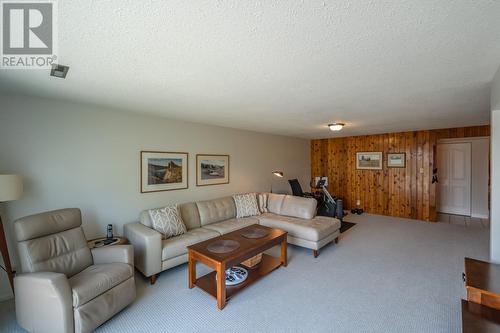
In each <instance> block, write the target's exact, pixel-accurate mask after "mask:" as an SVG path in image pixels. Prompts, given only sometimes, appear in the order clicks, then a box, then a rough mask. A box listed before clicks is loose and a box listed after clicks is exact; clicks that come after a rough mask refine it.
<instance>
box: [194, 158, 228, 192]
mask: <svg viewBox="0 0 500 333" xmlns="http://www.w3.org/2000/svg"><path fill="white" fill-rule="evenodd" d="M198 156H224V157H226V156H227V182H224V183H217V184H199V183H198V178H199V177H198V176H199V172H200V169H199V168H198V166H199V165H198ZM230 165H231V156H230V155H228V154H196V186H213V185H225V184H229V182H230V180H231V178H230V177H231V173H230V171H229V170H230V169H231V168H230Z"/></svg>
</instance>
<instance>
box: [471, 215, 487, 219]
mask: <svg viewBox="0 0 500 333" xmlns="http://www.w3.org/2000/svg"><path fill="white" fill-rule="evenodd" d="M470 217H473V218H476V219H489V218H490V217H489V216H488V215H481V214H471V216H470Z"/></svg>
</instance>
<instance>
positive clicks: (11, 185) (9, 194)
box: [0, 175, 23, 291]
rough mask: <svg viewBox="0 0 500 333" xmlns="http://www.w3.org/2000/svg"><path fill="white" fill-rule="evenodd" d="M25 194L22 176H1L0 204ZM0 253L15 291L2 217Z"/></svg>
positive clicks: (0, 222) (0, 224)
mask: <svg viewBox="0 0 500 333" xmlns="http://www.w3.org/2000/svg"><path fill="white" fill-rule="evenodd" d="M22 194H23V181H22V178H21V176H17V175H0V202H6V201H13V200H17V199H19V198H21V195H22ZM0 252H2V259H3V263H4V265H5V271H6V272H7V276H8V277H9V282H10V286H11V288H12V291H14V273H13V272H12V266H11V265H10V258H9V249H8V248H7V240H6V239H5V232H4V231H3V223H2V217H1V216H0Z"/></svg>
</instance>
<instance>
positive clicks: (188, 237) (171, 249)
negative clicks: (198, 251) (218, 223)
mask: <svg viewBox="0 0 500 333" xmlns="http://www.w3.org/2000/svg"><path fill="white" fill-rule="evenodd" d="M217 236H220V235H219V233H218V232H215V231H213V230H209V229H205V228H197V229H192V230H189V231H188V232H186V233H185V234H182V235H180V236H177V237H172V238H169V239H165V240H164V241H163V242H162V251H161V260H168V259H171V258H174V257H177V256H180V255H182V254H186V253H187V247H188V246H190V245H193V244H196V243H199V242H203V241H204V240H207V239H210V238H214V237H217Z"/></svg>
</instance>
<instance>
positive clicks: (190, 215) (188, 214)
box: [179, 202, 201, 230]
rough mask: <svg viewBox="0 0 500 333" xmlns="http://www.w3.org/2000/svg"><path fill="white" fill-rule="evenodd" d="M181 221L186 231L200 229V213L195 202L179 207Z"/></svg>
mask: <svg viewBox="0 0 500 333" xmlns="http://www.w3.org/2000/svg"><path fill="white" fill-rule="evenodd" d="M179 208H180V210H181V217H182V221H184V224H185V225H186V228H187V229H188V230H191V229H195V228H199V227H201V224H200V213H198V207H197V206H196V203H195V202H187V203H183V204H180V205H179Z"/></svg>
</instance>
